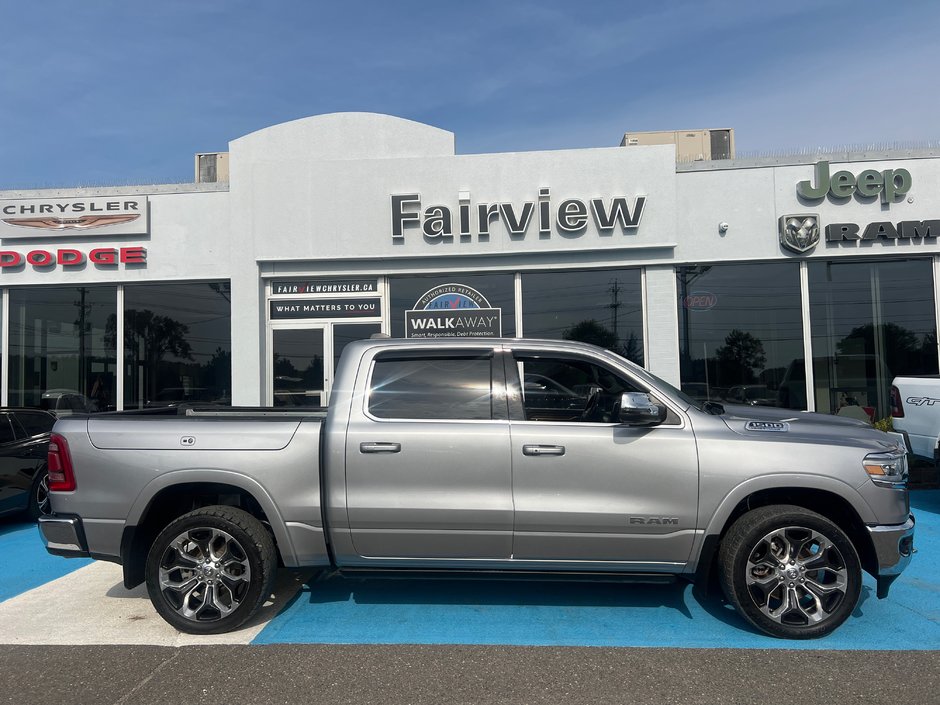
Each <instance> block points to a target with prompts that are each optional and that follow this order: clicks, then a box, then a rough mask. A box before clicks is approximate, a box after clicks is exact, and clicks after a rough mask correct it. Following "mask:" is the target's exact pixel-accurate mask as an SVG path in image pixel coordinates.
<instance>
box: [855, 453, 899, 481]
mask: <svg viewBox="0 0 940 705" xmlns="http://www.w3.org/2000/svg"><path fill="white" fill-rule="evenodd" d="M862 465H864V467H865V472H867V473H868V476H869V477H870V478H871V481H872V482H874V483H875V484H876V485H881V486H882V487H893V488H895V489H898V488H901V487H904V486H905V485H906V484H907V453H904V452H903V451H901V450H896V451H889V452H887V453H869V454H868V455H866V456H865V459H864V460H863V461H862Z"/></svg>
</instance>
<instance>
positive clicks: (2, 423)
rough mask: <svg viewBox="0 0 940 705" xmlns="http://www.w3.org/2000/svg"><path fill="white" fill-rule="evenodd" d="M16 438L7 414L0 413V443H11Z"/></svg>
mask: <svg viewBox="0 0 940 705" xmlns="http://www.w3.org/2000/svg"><path fill="white" fill-rule="evenodd" d="M15 440H16V435H15V434H14V433H13V426H12V425H11V424H10V415H9V414H0V445H5V444H7V443H12V442H13V441H15Z"/></svg>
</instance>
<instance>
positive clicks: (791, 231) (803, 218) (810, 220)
mask: <svg viewBox="0 0 940 705" xmlns="http://www.w3.org/2000/svg"><path fill="white" fill-rule="evenodd" d="M818 243H819V216H818V215H816V214H815V213H812V214H805V213H804V214H802V215H785V216H783V217H782V218H781V219H780V244H781V245H783V246H784V247H786V248H787V249H788V250H792V251H793V252H799V253H803V252H808V251H809V250H812V249H813V248H814V247H816V245H817V244H818Z"/></svg>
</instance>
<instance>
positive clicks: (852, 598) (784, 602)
mask: <svg viewBox="0 0 940 705" xmlns="http://www.w3.org/2000/svg"><path fill="white" fill-rule="evenodd" d="M718 562H719V568H720V572H719V577H720V579H721V584H722V588H723V589H724V591H725V595H727V597H728V600H730V602H731V603H732V604H733V605H734V606H735V608H736V609H737V610H738V612H739V613H740V614H742V615H743V616H744V618H745V619H747V621H748V622H750V623H751V624H752V625H754V626H755V627H757V628H758V629H760V630H761V631H763V632H765V633H767V634H770V635H771V636H775V637H782V638H788V639H812V638H816V637H821V636H825V635H826V634H829V633H830V632H832V631H833V630H834V629H836V627H838V626H839V625H840V624H842V623H843V622H844V621H845V620H846V619H848V617H849V615H850V614H851V613H852V611H853V610H854V609H855V605H856V604H857V603H858V597H859V593H860V591H861V584H862V571H861V563H860V561H859V558H858V553H857V552H856V550H855V547H854V546H853V545H852V542H851V541H850V540H849V538H848V537H847V536H846V535H845V533H844V532H843V531H842V530H841V529H840V528H839V527H838V526H836V525H835V524H834V523H832V522H831V521H830V520H829V519H827V518H825V517H824V516H821V515H820V514H817V513H815V512H811V511H809V510H808V509H804V508H803V507H796V506H790V505H778V506H770V507H761V508H759V509H755V510H753V511H750V512H748V513H747V514H745V515H744V516H742V517H741V518H740V519H738V520H737V521H736V522H735V523H734V525H733V526H732V527H731V528H730V529H729V530H728V533H727V534H726V535H725V537H724V538H723V539H722V542H721V548H720V549H719V552H718Z"/></svg>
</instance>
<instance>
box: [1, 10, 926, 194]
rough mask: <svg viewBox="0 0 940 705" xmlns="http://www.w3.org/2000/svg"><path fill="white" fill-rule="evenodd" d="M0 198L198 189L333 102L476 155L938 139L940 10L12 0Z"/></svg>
mask: <svg viewBox="0 0 940 705" xmlns="http://www.w3.org/2000/svg"><path fill="white" fill-rule="evenodd" d="M0 11H2V12H0V16H2V17H3V37H2V40H0V96H2V98H0V189H13V188H43V187H54V186H83V185H92V186H93V185H104V184H146V183H172V182H183V181H191V180H192V155H193V154H194V153H195V152H199V151H224V150H226V149H227V143H228V141H229V140H232V139H235V138H237V137H240V136H242V135H244V134H247V133H249V132H252V131H254V130H257V129H260V128H263V127H267V126H269V125H273V124H277V123H280V122H285V121H287V120H293V119H296V118H300V117H305V116H308V115H315V114H319V113H328V112H336V111H347V110H350V111H371V112H382V113H390V114H393V115H398V116H401V117H405V118H409V119H412V120H417V121H420V122H425V123H428V124H431V125H435V126H437V127H441V128H444V129H447V130H450V131H452V132H454V133H455V134H456V136H457V150H458V152H460V153H474V152H503V151H525V150H540V149H568V148H579V147H607V146H616V145H617V144H619V141H620V138H621V136H622V134H623V132H624V131H627V130H659V129H692V128H701V127H734V128H735V133H736V134H735V137H736V143H737V148H738V151H739V152H760V151H769V150H775V149H791V148H799V147H815V146H835V145H842V144H866V143H894V142H899V141H918V142H921V141H928V140H929V141H934V142H936V141H937V140H938V139H940V120H938V119H937V115H938V113H940V91H938V90H937V88H938V78H937V74H938V69H940V53H938V52H937V50H936V47H935V45H934V42H935V36H936V32H937V28H938V27H940V3H935V2H898V3H894V4H889V3H884V2H868V1H865V0H855V1H853V2H821V1H820V0H817V1H816V2H803V1H801V0H799V1H795V2H786V3H763V2H707V1H706V2H658V3H657V2H632V1H628V0H621V1H620V2H608V1H606V0H598V1H591V0H581V1H580V2H547V1H545V2H534V1H520V2H513V1H512V0H504V1H503V2H471V1H470V0H464V1H462V2H450V1H448V0H438V1H437V2H431V1H423V2H418V1H414V0H400V1H393V0H386V1H385V2H373V1H371V0H369V1H365V0H346V1H344V2H330V3H325V2H322V3H321V2H312V1H310V2H301V1H300V0H293V1H286V0H156V1H153V0H152V1H151V2H140V1H138V0H121V1H115V0H85V1H84V2H75V1H74V0H68V1H65V0H34V1H33V2H22V1H21V0H0Z"/></svg>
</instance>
